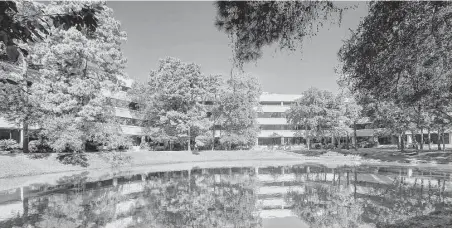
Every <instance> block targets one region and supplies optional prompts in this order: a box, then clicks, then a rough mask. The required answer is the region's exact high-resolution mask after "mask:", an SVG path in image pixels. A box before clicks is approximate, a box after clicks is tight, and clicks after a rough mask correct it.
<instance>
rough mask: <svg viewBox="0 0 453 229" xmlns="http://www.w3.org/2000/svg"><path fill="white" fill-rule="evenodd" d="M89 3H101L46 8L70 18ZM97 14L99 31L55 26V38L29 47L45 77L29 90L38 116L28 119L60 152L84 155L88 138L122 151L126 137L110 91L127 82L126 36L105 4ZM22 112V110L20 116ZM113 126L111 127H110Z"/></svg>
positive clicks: (70, 4) (57, 3)
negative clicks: (119, 133)
mask: <svg viewBox="0 0 453 229" xmlns="http://www.w3.org/2000/svg"><path fill="white" fill-rule="evenodd" d="M85 4H91V5H92V6H93V7H97V6H99V4H100V3H95V2H91V3H82V2H52V3H50V4H48V5H46V8H45V9H44V10H45V12H47V13H49V14H57V13H62V14H67V13H70V12H72V11H77V10H79V9H80V8H81V7H82V8H83V6H85ZM101 6H102V11H99V12H98V15H97V20H98V24H97V29H96V30H95V31H91V30H89V29H86V28H85V29H84V28H82V29H81V30H78V29H77V28H75V27H71V28H63V27H51V28H50V29H49V31H50V32H51V34H52V35H51V36H47V37H46V38H45V39H43V40H42V41H41V42H37V43H35V44H33V45H32V46H30V47H29V49H30V55H29V58H28V62H29V63H32V64H34V65H38V66H41V67H40V70H39V78H37V79H35V81H34V83H33V84H32V85H31V86H30V87H29V88H28V96H27V101H28V102H29V104H31V106H30V107H31V108H32V109H31V111H33V112H30V113H32V114H34V113H36V114H39V116H37V117H33V116H32V117H30V116H29V115H28V114H26V118H27V119H28V120H30V121H32V120H33V121H34V122H35V123H36V124H39V126H40V127H41V129H42V131H41V134H42V136H44V137H46V138H47V139H48V141H49V146H50V147H52V148H53V149H54V150H55V151H57V152H64V151H66V152H83V151H84V150H85V143H86V141H88V140H94V141H101V140H102V141H101V142H102V143H103V144H107V146H108V147H111V148H118V144H122V143H120V142H117V141H118V140H119V137H120V136H116V135H115V132H117V129H115V128H110V126H111V125H115V123H113V122H112V121H111V120H109V118H108V117H110V116H111V114H112V113H111V110H110V109H106V108H105V100H106V98H105V95H104V93H103V91H104V90H109V91H113V92H114V91H116V90H118V88H117V87H116V85H117V84H119V80H120V79H121V78H124V77H125V75H124V71H123V69H124V67H125V59H124V57H123V55H122V52H121V49H120V45H121V42H122V41H124V40H125V38H126V37H125V36H126V35H125V33H124V32H122V31H121V30H119V22H118V21H116V20H115V19H114V18H113V17H112V15H113V11H112V10H111V9H109V8H108V7H107V6H106V5H105V3H102V4H101ZM15 113H18V114H21V112H15ZM107 127H109V128H107Z"/></svg>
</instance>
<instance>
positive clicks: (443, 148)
mask: <svg viewBox="0 0 453 229" xmlns="http://www.w3.org/2000/svg"><path fill="white" fill-rule="evenodd" d="M444 134H445V131H444V129H443V128H442V150H443V151H445V135H444Z"/></svg>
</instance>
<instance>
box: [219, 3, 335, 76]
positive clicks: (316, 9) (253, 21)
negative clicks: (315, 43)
mask: <svg viewBox="0 0 453 229" xmlns="http://www.w3.org/2000/svg"><path fill="white" fill-rule="evenodd" d="M216 8H217V17H216V22H215V25H216V26H217V28H218V29H219V30H221V31H223V32H225V33H226V34H228V36H229V37H230V39H231V42H232V45H233V51H234V58H235V60H236V61H235V63H236V64H237V65H239V67H242V64H243V63H244V62H249V61H254V60H257V59H258V58H259V57H260V56H261V55H262V48H263V47H265V46H267V45H271V44H273V43H278V45H279V47H280V48H281V49H288V50H292V51H293V50H295V49H296V48H297V46H298V45H299V46H302V41H303V39H304V38H306V37H311V36H314V35H316V33H317V31H318V29H319V27H320V26H322V25H323V23H324V22H325V21H329V19H331V16H332V15H337V16H338V18H339V19H340V20H339V21H341V15H342V11H343V9H342V8H339V7H337V6H335V5H334V4H333V3H332V2H330V1H217V2H216ZM333 21H334V20H332V21H331V22H333Z"/></svg>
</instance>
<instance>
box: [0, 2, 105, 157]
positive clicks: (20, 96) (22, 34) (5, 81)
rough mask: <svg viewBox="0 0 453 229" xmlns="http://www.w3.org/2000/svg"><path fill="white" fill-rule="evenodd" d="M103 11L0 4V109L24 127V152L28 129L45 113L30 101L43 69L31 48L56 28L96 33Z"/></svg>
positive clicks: (93, 7) (90, 6)
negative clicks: (31, 57)
mask: <svg viewBox="0 0 453 229" xmlns="http://www.w3.org/2000/svg"><path fill="white" fill-rule="evenodd" d="M102 9H103V8H102V4H93V3H92V4H80V7H79V8H77V9H75V8H74V9H72V11H65V12H63V11H59V12H57V11H54V12H49V11H48V10H49V8H47V7H46V5H43V4H40V3H37V2H28V1H3V2H0V24H1V26H0V65H1V66H0V73H1V74H0V83H1V84H0V86H1V90H0V98H1V103H0V110H2V111H3V112H4V114H5V118H6V119H7V120H8V121H10V122H13V123H17V124H21V125H22V128H23V132H24V139H23V150H24V152H28V126H29V125H33V124H37V120H38V117H39V116H40V115H41V114H42V112H41V111H39V110H38V109H37V107H38V105H39V103H36V102H33V99H31V98H30V95H31V94H32V90H33V89H31V88H30V87H31V86H32V82H36V81H37V80H38V79H39V77H40V74H39V72H37V71H36V69H37V68H39V66H36V65H34V64H31V63H29V60H28V58H27V57H28V54H29V52H30V51H31V50H30V49H31V48H30V45H31V46H33V42H40V41H42V39H43V38H44V37H46V36H48V35H50V33H49V30H51V29H52V27H53V26H61V27H63V28H64V29H66V30H67V29H69V28H73V27H75V28H77V29H78V30H79V31H81V30H83V29H85V30H89V31H92V32H94V31H95V30H96V27H97V18H96V16H95V14H97V13H98V12H99V11H100V10H102ZM2 54H3V55H2ZM3 61H6V62H10V63H12V64H8V63H5V62H3ZM33 69H35V70H33ZM38 102H40V101H38Z"/></svg>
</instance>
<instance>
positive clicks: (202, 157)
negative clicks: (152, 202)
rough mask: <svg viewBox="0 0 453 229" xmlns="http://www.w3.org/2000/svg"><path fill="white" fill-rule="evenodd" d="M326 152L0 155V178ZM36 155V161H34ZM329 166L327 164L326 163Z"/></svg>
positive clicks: (307, 157) (369, 152)
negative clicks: (83, 158) (70, 159)
mask: <svg viewBox="0 0 453 229" xmlns="http://www.w3.org/2000/svg"><path fill="white" fill-rule="evenodd" d="M326 152H327V151H326V150H310V151H308V150H301V151H294V152H284V151H253V150H251V151H202V152H200V153H199V154H192V153H190V152H187V151H173V152H168V151H130V152H125V153H122V157H121V158H123V159H124V158H125V157H129V158H130V160H126V161H125V162H127V163H125V164H120V163H118V161H117V160H114V158H115V157H114V156H112V155H115V154H113V153H88V154H87V157H88V162H89V166H88V167H81V166H75V165H64V164H62V163H60V162H59V161H58V160H57V159H56V157H57V154H48V155H45V156H44V155H43V154H34V155H31V154H30V155H25V154H0V178H7V177H20V176H30V175H41V174H50V173H60V172H72V171H88V170H99V169H109V168H112V167H115V168H118V167H120V166H132V167H136V166H141V165H159V164H172V163H183V162H214V161H241V160H242V161H245V160H258V161H259V160H288V161H300V162H304V161H305V162H308V161H311V162H314V161H316V157H317V156H321V155H323V154H324V153H326ZM337 152H339V153H340V154H344V155H349V156H352V155H356V156H357V157H345V158H343V157H335V158H334V159H333V161H332V163H336V162H338V161H341V160H343V161H351V160H352V159H357V158H358V159H365V160H363V161H366V160H367V159H374V162H376V160H380V161H384V162H392V163H393V162H398V163H414V162H416V163H431V164H432V163H436V164H451V162H452V153H451V149H449V150H447V151H435V150H432V151H428V150H425V151H423V152H419V153H416V152H414V151H406V152H404V153H401V152H399V151H398V150H397V149H376V148H372V149H359V150H358V151H355V150H339V151H337ZM36 156H40V158H36ZM329 157H331V156H326V155H324V157H321V158H319V159H318V160H323V162H324V161H325V160H328V159H329ZM329 163H330V162H329Z"/></svg>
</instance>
